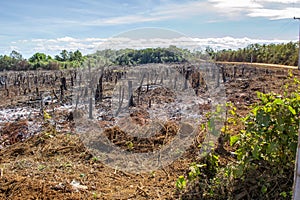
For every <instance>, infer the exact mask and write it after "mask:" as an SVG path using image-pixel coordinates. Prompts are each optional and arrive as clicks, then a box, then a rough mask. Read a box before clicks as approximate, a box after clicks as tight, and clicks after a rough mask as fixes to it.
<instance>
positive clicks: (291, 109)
mask: <svg viewBox="0 0 300 200" xmlns="http://www.w3.org/2000/svg"><path fill="white" fill-rule="evenodd" d="M288 108H289V110H290V111H291V113H292V114H293V115H296V111H295V109H294V108H293V107H292V106H289V107H288Z"/></svg>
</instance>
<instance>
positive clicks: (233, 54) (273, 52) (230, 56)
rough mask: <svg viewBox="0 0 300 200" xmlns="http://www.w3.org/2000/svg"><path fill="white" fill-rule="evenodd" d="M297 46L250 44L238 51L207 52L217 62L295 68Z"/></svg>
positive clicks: (289, 44) (288, 44)
mask: <svg viewBox="0 0 300 200" xmlns="http://www.w3.org/2000/svg"><path fill="white" fill-rule="evenodd" d="M298 49H299V45H298V43H296V42H289V43H281V44H268V45H266V44H262V45H260V44H251V45H249V46H247V47H246V48H242V49H238V50H231V49H227V50H225V49H224V50H221V51H216V52H214V51H209V53H210V54H211V56H213V57H214V58H215V59H216V60H217V61H229V62H251V61H252V62H256V63H270V64H282V65H291V66H297V64H298Z"/></svg>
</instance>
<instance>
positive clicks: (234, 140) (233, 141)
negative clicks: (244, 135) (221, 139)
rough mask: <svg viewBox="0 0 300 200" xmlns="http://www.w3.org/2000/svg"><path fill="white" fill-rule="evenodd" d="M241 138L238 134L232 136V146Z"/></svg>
mask: <svg viewBox="0 0 300 200" xmlns="http://www.w3.org/2000/svg"><path fill="white" fill-rule="evenodd" d="M239 139H240V137H239V136H238V135H234V136H230V146H233V145H234V144H235V143H236V142H237V141H238V140H239Z"/></svg>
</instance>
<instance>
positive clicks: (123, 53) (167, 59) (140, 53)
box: [88, 46, 193, 66]
mask: <svg viewBox="0 0 300 200" xmlns="http://www.w3.org/2000/svg"><path fill="white" fill-rule="evenodd" d="M191 57H193V54H192V53H191V52H190V51H189V50H187V49H181V48H178V47H176V46H170V47H168V48H159V47H158V48H146V49H138V50H136V49H120V50H111V49H105V50H102V51H97V52H96V53H95V54H91V55H88V58H91V59H94V60H97V61H98V62H100V63H105V64H108V65H109V64H111V65H127V66H134V65H139V64H147V63H174V62H186V61H187V60H188V59H190V58H191Z"/></svg>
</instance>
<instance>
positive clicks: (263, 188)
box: [261, 185, 268, 194]
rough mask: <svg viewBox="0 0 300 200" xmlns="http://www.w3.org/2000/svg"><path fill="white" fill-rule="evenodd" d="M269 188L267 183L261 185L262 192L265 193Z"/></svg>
mask: <svg viewBox="0 0 300 200" xmlns="http://www.w3.org/2000/svg"><path fill="white" fill-rule="evenodd" d="M267 190H268V188H267V187H266V186H265V185H263V186H262V187H261V192H262V193H263V194H265V193H266V192H267Z"/></svg>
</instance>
